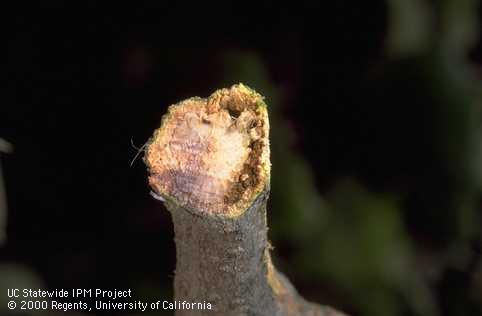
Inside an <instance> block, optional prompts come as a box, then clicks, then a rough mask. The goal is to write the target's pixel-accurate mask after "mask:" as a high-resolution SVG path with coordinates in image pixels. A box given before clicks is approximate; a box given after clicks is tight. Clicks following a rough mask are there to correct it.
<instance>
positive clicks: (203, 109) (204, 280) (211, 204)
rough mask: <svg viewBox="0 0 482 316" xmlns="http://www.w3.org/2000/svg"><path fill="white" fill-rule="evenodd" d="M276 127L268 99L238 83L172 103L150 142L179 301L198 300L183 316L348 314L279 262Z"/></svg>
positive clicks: (149, 161) (155, 186)
mask: <svg viewBox="0 0 482 316" xmlns="http://www.w3.org/2000/svg"><path fill="white" fill-rule="evenodd" d="M268 133H269V122H268V116H267V111H266V105H265V104H264V102H263V99H262V97H261V96H260V95H259V94H257V93H256V92H254V91H253V90H251V89H249V88H247V87H245V86H243V85H241V84H240V85H235V86H233V87H231V88H230V89H222V90H218V91H216V92H215V93H214V94H213V95H211V96H210V97H209V98H208V99H207V100H206V99H199V98H193V99H189V100H186V101H183V102H181V103H179V104H177V105H174V106H172V107H170V110H169V113H168V114H167V115H166V116H165V117H164V118H163V122H162V124H161V127H160V129H159V130H157V131H156V133H155V134H154V137H153V138H152V139H151V141H150V143H149V145H148V146H147V149H146V154H145V157H144V160H145V162H146V164H147V166H148V169H149V173H150V176H149V183H150V185H151V187H152V190H153V191H154V194H155V195H157V196H159V197H160V199H162V200H164V201H165V204H166V207H167V209H168V210H169V211H170V213H171V214H172V219H173V223H174V231H175V242H176V251H177V265H176V271H175V279H174V296H175V297H174V299H175V301H176V302H178V303H181V302H183V301H185V302H189V303H195V304H194V308H190V309H177V310H176V315H177V316H190V315H223V316H225V315H259V316H264V315H266V316H291V315H301V316H305V315H306V316H308V315H322V316H328V315H340V316H341V315H343V314H341V313H339V312H337V311H335V310H333V309H331V308H329V307H323V306H320V305H317V304H313V303H309V302H307V301H305V300H304V299H303V298H302V297H300V296H299V295H298V294H297V292H296V290H295V289H294V287H293V286H292V285H291V284H290V282H289V281H288V280H287V278H286V277H284V276H283V275H282V274H281V273H279V272H278V271H277V270H276V269H275V268H274V267H273V265H272V262H271V258H270V244H269V241H268V238H267V231H268V228H267V220H266V201H267V199H268V196H269V177H270V162H269V138H268ZM198 303H199V305H198ZM191 307H192V306H191ZM209 307H211V308H210V309H209Z"/></svg>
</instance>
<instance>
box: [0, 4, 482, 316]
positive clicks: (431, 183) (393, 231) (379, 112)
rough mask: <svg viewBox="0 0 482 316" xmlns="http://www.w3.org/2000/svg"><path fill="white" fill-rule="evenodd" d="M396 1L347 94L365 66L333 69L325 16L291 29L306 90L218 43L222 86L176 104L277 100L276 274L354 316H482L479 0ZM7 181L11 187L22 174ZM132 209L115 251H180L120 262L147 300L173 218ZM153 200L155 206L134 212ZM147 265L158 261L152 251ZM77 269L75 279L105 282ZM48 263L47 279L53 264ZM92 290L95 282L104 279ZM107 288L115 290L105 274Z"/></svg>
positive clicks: (165, 283) (252, 54)
mask: <svg viewBox="0 0 482 316" xmlns="http://www.w3.org/2000/svg"><path fill="white" fill-rule="evenodd" d="M308 7H309V5H308ZM384 8H385V9H386V19H387V23H386V26H385V29H384V30H381V33H383V45H382V48H381V54H380V56H378V57H377V58H375V62H372V61H370V62H369V63H368V64H369V66H366V70H363V71H359V70H357V73H361V75H360V77H359V78H357V79H356V80H355V79H350V80H351V81H350V80H348V81H347V82H343V79H340V78H336V80H338V81H339V82H341V83H340V86H336V85H335V84H330V81H331V80H332V78H323V76H324V75H326V74H333V73H337V74H338V75H339V76H340V77H343V75H347V76H348V77H350V76H351V75H353V76H354V73H355V71H353V72H351V69H346V70H345V72H346V73H343V71H342V70H340V71H339V72H333V71H332V72H330V69H332V68H330V67H334V68H338V67H343V65H342V64H341V63H340V64H336V63H334V64H331V61H330V60H328V58H323V57H325V56H328V55H324V54H329V53H326V47H327V46H326V45H328V46H329V45H330V44H329V43H325V45H324V46H323V45H320V46H316V47H315V45H314V44H313V41H312V38H317V36H318V29H317V28H316V27H311V26H312V25H311V24H310V23H314V24H315V25H316V23H317V21H316V17H315V18H314V19H311V20H309V19H308V20H309V21H308V22H306V24H304V27H305V29H304V32H301V33H302V35H297V33H296V32H293V33H289V32H288V33H289V34H291V37H289V36H288V37H287V38H286V39H284V43H283V44H284V46H283V49H285V50H287V52H286V51H285V52H283V53H284V54H285V55H283V56H286V55H289V56H291V57H292V58H293V60H294V61H292V62H293V63H294V64H295V66H293V65H291V67H292V68H293V69H295V70H294V71H295V72H299V73H298V74H296V75H295V78H297V79H296V80H299V82H296V83H295V84H294V85H288V84H287V85H286V86H284V85H283V80H280V79H279V78H275V79H273V77H276V71H275V74H274V75H273V71H271V69H272V68H273V66H272V64H273V61H267V60H266V57H265V56H264V55H263V54H260V53H259V52H257V51H256V50H255V49H251V48H249V47H248V48H245V47H234V48H232V47H230V48H229V49H224V48H222V49H215V51H216V54H215V56H214V57H213V58H215V59H216V63H218V64H217V66H216V70H217V71H218V72H217V75H209V74H208V75H207V77H208V79H206V80H207V82H209V84H206V83H198V84H199V86H203V84H205V85H206V87H204V86H203V87H202V88H201V90H197V89H196V88H185V89H184V90H182V89H181V88H179V87H181V86H182V85H183V84H184V82H183V80H179V78H175V79H176V80H174V83H172V85H171V87H174V89H180V91H182V93H183V94H185V95H182V96H180V95H178V94H177V93H176V92H175V91H170V92H166V95H164V99H166V100H171V101H173V102H176V101H178V100H179V99H182V98H184V97H188V96H190V95H191V94H192V92H193V91H194V92H195V94H201V93H200V92H199V91H201V92H202V93H204V94H203V95H206V94H208V93H209V92H211V91H212V90H214V89H216V88H219V87H224V86H229V85H231V84H234V83H237V82H243V83H245V84H247V85H249V86H251V87H253V88H255V89H256V90H257V91H258V92H260V93H261V94H263V95H264V96H265V97H266V102H267V104H268V105H269V111H270V120H271V121H270V122H271V148H272V164H273V168H272V188H271V191H272V194H271V199H270V205H269V219H268V220H269V224H270V231H269V236H270V239H271V241H272V243H273V245H274V246H275V249H274V256H275V260H276V261H277V262H276V263H277V265H278V266H279V268H280V269H281V270H282V271H284V272H285V273H286V274H287V275H288V277H289V278H290V279H292V280H293V281H294V283H295V284H296V285H297V287H298V288H299V290H300V292H301V293H302V294H303V295H304V296H305V297H306V298H308V299H310V300H313V301H317V302H320V303H324V304H328V305H333V306H335V307H337V308H340V309H342V310H344V311H346V312H347V313H350V314H351V315H364V316H365V315H366V316H399V315H413V316H415V315H426V316H437V315H454V316H455V315H468V316H470V315H482V258H481V248H482V247H481V244H482V221H481V214H482V212H481V207H482V205H481V201H482V199H481V175H482V155H481V154H482V152H481V149H482V147H481V145H482V138H481V137H482V134H481V123H482V122H481V118H482V116H481V114H482V113H481V102H482V89H481V88H482V86H481V81H480V80H481V73H480V62H481V60H480V59H479V60H478V62H479V64H478V65H477V64H476V62H475V61H474V60H473V59H474V58H473V56H472V55H471V54H472V52H473V50H474V48H476V46H477V45H481V44H480V34H479V32H480V21H479V16H480V12H481V11H480V8H479V1H475V0H452V1H450V0H445V1H428V0H427V1H423V0H386V3H385V6H384ZM363 19H367V20H369V19H370V16H365V17H363ZM306 29H308V31H306ZM334 32H335V31H334ZM323 34H324V33H323ZM306 38H309V40H306ZM318 44H319V43H318ZM211 45H213V44H212V43H211ZM353 45H356V43H354V44H353ZM270 49H271V50H274V51H275V50H276V49H277V48H276V47H275V48H270ZM298 50H301V51H303V50H305V51H306V50H307V51H309V53H305V54H303V53H300V52H299V51H298ZM478 50H479V53H480V47H479V48H478ZM147 51H149V50H147ZM183 52H184V51H183V49H182V47H180V48H179V49H178V50H174V51H167V50H166V51H162V50H160V51H157V52H156V54H157V56H158V59H159V60H162V62H164V63H165V64H166V65H178V64H179V61H180V60H183V58H185V59H186V60H188V59H189V57H186V56H184V55H182V54H183ZM184 54H187V53H185V52H184ZM335 54H336V52H335ZM353 54H357V50H356V47H353ZM134 55H135V60H137V68H136V69H137V70H138V71H139V72H137V71H136V70H132V69H130V68H128V69H127V70H126V71H127V73H128V74H130V76H131V77H130V78H131V80H134V81H135V80H139V77H142V74H143V73H142V69H144V68H142V67H147V66H146V65H147V64H149V58H150V57H149V56H150V55H149V54H147V53H145V52H143V51H140V52H137V53H136V54H134ZM265 55H266V54H265ZM273 55H276V54H275V53H274V54H271V55H270V56H273ZM189 56H190V55H189ZM300 56H301V57H300ZM335 60H336V59H335ZM139 63H140V64H139ZM153 63H155V62H153ZM193 63H195V61H192V62H188V63H187V65H185V66H183V67H182V66H179V67H180V68H179V69H176V71H177V72H178V76H179V77H180V78H182V79H185V80H186V81H187V83H186V86H187V87H191V86H195V85H194V84H193V82H192V81H190V80H189V79H186V78H188V77H189V76H188V73H189V71H191V69H189V67H190V66H192V64H193ZM274 64H276V62H274ZM270 65H271V66H270ZM141 66H142V67H141ZM166 67H167V68H169V66H166ZM270 67H271V68H270ZM288 68H289V67H288ZM139 69H141V70H139ZM290 69H291V68H290ZM289 71H290V70H288V72H289ZM132 78H133V79H132ZM194 78H199V77H195V76H194ZM192 80H194V79H192ZM333 80H334V81H336V80H335V79H333ZM280 82H281V83H280ZM354 82H355V83H354ZM131 83H132V82H131ZM310 83H311V85H310ZM134 85H135V83H134ZM313 87H314V88H313ZM340 87H341V88H340ZM332 88H339V89H340V91H341V92H340V95H342V96H341V97H340V96H339V97H337V98H327V97H326V96H327V95H329V93H333V94H334V93H335V92H331V91H326V90H330V89H332ZM149 91H150V90H149ZM198 92H199V93H198ZM127 99H128V100H129V96H127ZM152 99H156V96H155V95H154V96H153V95H148V96H146V97H145V99H144V100H140V101H139V100H132V99H131V101H139V102H141V103H142V102H144V103H152ZM156 100H157V99H156ZM339 101H341V103H340V104H338V103H337V102H339ZM154 106H155V105H153V107H154ZM135 112H136V108H135V106H133V108H132V112H129V114H126V116H127V117H129V118H130V116H129V115H133V117H132V118H133V119H136V120H144V121H147V119H146V118H145V117H143V116H142V115H141V114H135ZM146 113H147V112H146ZM149 119H150V120H152V124H151V126H148V127H149V128H146V129H145V135H143V136H145V137H147V135H148V134H149V133H150V131H151V130H152V129H153V128H154V127H155V126H156V124H157V123H158V121H157V119H158V117H157V118H156V120H153V119H152V118H149ZM0 136H1V135H0ZM12 142H13V143H14V144H16V142H15V140H12ZM125 143H126V144H127V143H128V142H127V141H126V142H125ZM59 146H61V145H59ZM13 156H15V154H13ZM307 158H308V159H307ZM12 159H15V158H12ZM142 169H143V166H139V165H137V166H136V169H134V170H135V171H136V172H138V173H139V174H140V175H139V176H136V177H134V180H135V181H140V179H141V178H142V177H143V174H142V171H141V170H142ZM6 180H7V181H6V182H7V192H8V183H9V180H10V181H12V180H11V179H9V178H8V177H7V179H6ZM142 183H144V182H139V183H136V184H135V185H136V186H141V185H142ZM136 190H137V191H138V193H139V194H138V196H140V197H141V198H140V199H147V194H145V192H143V191H147V189H146V188H141V189H136ZM137 191H136V192H137ZM112 195H113V196H115V194H114V193H112ZM130 207H131V210H130V211H129V212H130V213H129V214H127V215H125V218H121V219H120V221H121V223H119V224H118V225H119V226H118V227H119V229H121V228H122V227H124V226H123V225H127V223H128V224H129V225H130V226H129V227H130V228H129V230H128V231H122V235H124V236H125V237H119V236H120V233H118V234H114V235H113V236H110V237H109V236H103V237H102V238H103V240H104V241H103V242H104V245H111V243H114V242H116V241H117V240H118V238H120V242H125V243H126V244H129V240H132V239H134V238H136V237H134V236H135V235H139V234H140V235H142V236H143V237H142V238H144V239H142V240H143V241H144V242H145V244H143V245H141V246H139V247H140V249H143V250H144V251H147V252H149V251H152V249H156V248H157V249H159V248H161V247H163V248H164V249H169V250H166V254H165V256H166V258H168V259H167V264H166V265H165V266H163V267H162V268H160V267H159V266H156V265H155V264H149V263H148V262H144V261H143V264H145V266H146V270H145V271H142V268H139V267H140V266H142V264H140V263H134V259H132V261H129V260H128V259H125V258H123V257H115V258H116V259H115V260H119V261H123V260H124V259H125V260H127V262H126V263H124V265H123V266H122V263H119V264H120V265H121V266H122V267H123V269H122V270H120V271H122V273H124V274H123V275H124V280H120V281H119V280H117V283H116V284H118V285H123V286H131V287H132V288H133V289H134V290H133V291H134V292H135V293H137V296H138V298H143V299H152V300H157V299H159V297H164V298H165V297H168V296H170V295H171V292H170V291H171V282H172V278H171V276H172V275H170V274H169V272H167V273H166V271H172V269H173V266H174V261H173V244H172V228H171V227H170V226H169V225H170V224H168V222H169V218H168V216H167V215H166V214H164V215H155V214H157V213H156V212H158V211H159V210H158V205H157V204H156V202H154V201H152V203H151V204H149V205H147V206H146V205H145V204H144V203H143V202H139V203H137V204H136V203H132V204H131V206H130ZM141 207H144V208H145V209H152V210H151V211H149V210H144V211H142V212H140V215H139V213H138V215H133V214H134V213H133V212H134V210H135V209H137V210H136V211H137V212H139V211H140V208H141ZM113 214H115V212H114V211H112V212H110V213H109V212H107V213H106V214H104V215H103V216H105V217H106V218H110V216H113ZM159 216H162V217H161V218H160V219H159V218H158V217H159ZM131 223H134V224H131ZM135 223H137V224H135ZM152 223H154V224H152ZM155 225H157V226H159V227H161V228H160V229H163V230H164V231H161V232H159V228H157V230H156V228H153V226H155ZM101 227H102V226H101ZM126 227H127V226H126ZM0 229H1V227H0ZM149 229H151V230H149ZM166 231H169V233H166ZM137 238H139V237H137ZM161 239H162V241H160V240H161ZM96 242H98V243H100V242H99V241H96ZM130 245H131V246H132V244H130ZM99 249H102V247H99ZM116 249H117V250H119V249H122V246H119V248H116ZM111 251H112V253H109V252H108V253H107V254H105V255H104V257H102V255H101V254H99V253H96V252H95V251H89V250H85V253H84V254H77V257H76V258H78V259H80V260H81V262H87V264H89V262H90V261H89V260H92V259H89V258H93V257H96V258H97V260H98V261H101V260H104V261H105V262H109V261H108V260H107V259H106V257H107V256H109V254H110V255H112V254H113V253H114V252H115V250H111ZM99 258H102V259H99ZM53 260H55V259H53ZM72 260H74V259H72ZM75 260H77V259H75ZM82 260H84V261H82ZM112 260H114V259H112ZM139 260H149V256H148V255H144V257H142V255H141V257H139ZM8 261H11V260H5V262H8ZM155 262H158V261H155ZM90 264H91V265H92V263H90ZM129 264H132V265H133V266H134V267H137V269H138V270H136V269H134V268H133V269H131V268H130V266H129ZM98 265H102V264H98ZM33 266H35V262H34V264H33ZM39 266H40V268H39ZM72 266H73V267H74V268H72V269H71V270H68V271H67V272H66V273H67V274H68V273H72V271H81V272H82V271H84V273H93V272H92V270H88V269H87V268H86V270H82V269H80V270H79V268H78V267H77V268H75V267H76V265H75V264H72ZM0 267H1V268H0V280H1V281H2V282H0V287H4V286H7V285H9V286H11V284H13V283H17V286H20V285H18V284H19V282H23V281H21V280H28V279H29V278H30V280H31V281H28V282H32V284H41V283H42V282H41V281H40V280H39V277H38V276H37V275H36V274H34V273H32V272H30V271H28V270H26V268H25V267H24V266H23V265H19V266H18V268H12V265H11V263H4V264H2V265H1V266H0ZM36 268H37V269H39V270H42V269H43V271H44V272H43V275H49V273H48V272H45V271H48V269H45V267H44V268H42V266H41V265H38V266H37V267H36ZM97 269H99V270H101V269H100V268H97ZM134 270H135V271H134ZM12 271H13V272H12ZM25 271H27V272H25ZM116 271H117V270H116ZM156 271H157V273H160V274H163V276H162V277H158V275H157V274H156ZM7 275H8V276H9V278H10V283H8V280H7V279H6V276H7ZM29 275H31V277H29ZM164 275H165V276H164ZM59 278H60V277H59ZM5 280H7V283H6V282H4V281H5ZM12 280H18V281H12ZM26 282H27V281H26ZM62 282H64V280H61V279H57V280H55V281H52V280H47V285H49V286H53V285H55V286H62V284H63V283H62ZM92 282H94V283H90V284H89V285H91V284H97V283H95V280H94V281H92ZM68 284H69V285H74V284H75V285H78V284H79V283H78V282H77V283H75V282H71V283H68ZM80 284H81V285H85V284H82V283H80ZM104 285H105V286H108V287H112V283H109V282H107V281H104ZM2 291H3V290H2ZM4 308H5V304H0V311H2V312H6V311H5V310H3V309H4ZM32 315H34V314H32ZM35 315H37V314H35Z"/></svg>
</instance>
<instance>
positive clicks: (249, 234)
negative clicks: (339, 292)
mask: <svg viewBox="0 0 482 316" xmlns="http://www.w3.org/2000/svg"><path fill="white" fill-rule="evenodd" d="M268 195H269V188H266V190H265V191H264V192H262V193H261V194H260V195H259V196H258V197H257V198H256V200H255V201H254V203H253V204H252V205H251V206H250V207H249V208H248V210H246V211H245V213H244V214H243V215H241V216H240V217H237V218H223V217H220V216H206V214H204V213H201V212H196V211H193V210H188V209H185V208H183V207H180V206H178V205H175V204H174V203H169V202H167V203H166V204H167V205H166V206H167V208H168V210H169V211H170V213H171V214H172V219H173V222H174V230H175V242H176V251H177V265H176V271H175V279H174V295H175V297H174V299H175V300H176V301H179V302H182V301H187V302H209V303H210V304H211V305H212V310H204V311H203V310H177V311H176V315H177V316H191V315H225V316H229V315H233V316H234V315H246V316H248V315H253V316H254V315H256V316H293V315H301V316H308V315H313V316H315V315H320V316H329V315H338V316H341V315H343V314H341V313H339V312H337V311H335V310H333V309H332V308H330V307H323V306H319V305H316V304H312V303H309V302H306V301H305V300H304V299H303V298H302V297H300V296H299V295H298V294H297V292H296V290H295V289H294V287H293V286H292V285H291V284H290V282H289V281H288V280H287V278H286V277H284V276H283V275H282V274H280V273H279V272H278V271H276V270H275V268H274V267H273V266H272V263H271V259H270V254H269V249H270V245H269V242H268V238H267V230H268V229H267V223H266V201H267V199H268Z"/></svg>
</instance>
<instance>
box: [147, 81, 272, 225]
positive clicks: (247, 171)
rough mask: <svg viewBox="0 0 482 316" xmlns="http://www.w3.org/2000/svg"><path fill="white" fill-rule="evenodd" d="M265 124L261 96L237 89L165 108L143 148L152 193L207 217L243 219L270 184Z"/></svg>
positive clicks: (236, 87)
mask: <svg viewBox="0 0 482 316" xmlns="http://www.w3.org/2000/svg"><path fill="white" fill-rule="evenodd" d="M268 133H269V122H268V114H267V110H266V105H265V104H264V102H263V98H262V96H261V95H259V94H258V93H256V92H255V91H253V90H251V89H250V88H248V87H246V86H244V85H242V84H239V85H234V86H232V87H231V88H229V89H221V90H218V91H216V92H214V93H213V94H212V95H211V96H210V97H209V98H208V99H201V98H191V99H188V100H185V101H182V102H180V103H178V104H176V105H173V106H171V107H170V108H169V111H168V113H167V114H166V115H165V116H164V117H163V119H162V124H161V127H160V128H159V129H158V130H156V132H155V133H154V136H153V138H152V140H151V142H150V144H149V145H148V147H147V148H146V152H145V157H144V161H145V162H146V164H147V166H148V168H149V173H150V175H149V184H150V186H151V187H152V189H153V190H154V191H155V192H156V193H157V194H159V195H160V196H162V197H164V198H165V199H166V200H167V201H172V202H174V203H176V204H178V205H180V206H183V207H185V208H188V209H190V210H193V211H198V212H202V213H206V214H216V215H224V216H228V217H233V216H237V215H240V214H242V213H243V212H244V211H245V210H246V209H247V207H249V205H250V204H251V203H252V202H253V200H254V199H255V198H256V196H257V195H258V194H259V193H260V192H261V191H263V189H264V188H265V187H266V185H267V184H268V182H269V175H270V161H269V140H268Z"/></svg>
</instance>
